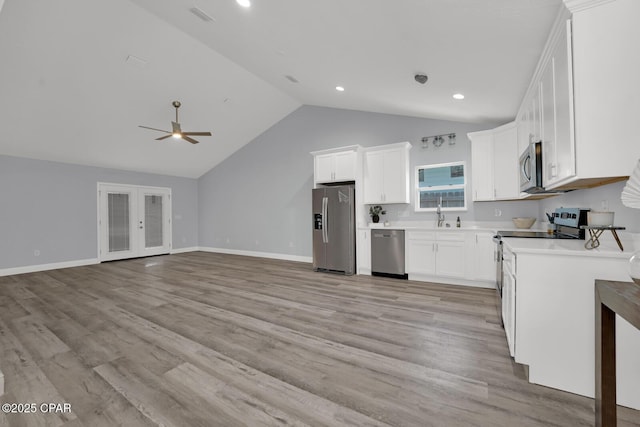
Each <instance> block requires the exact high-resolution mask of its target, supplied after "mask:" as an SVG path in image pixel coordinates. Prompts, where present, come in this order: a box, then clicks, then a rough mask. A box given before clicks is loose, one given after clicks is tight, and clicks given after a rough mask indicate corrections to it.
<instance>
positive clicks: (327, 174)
mask: <svg viewBox="0 0 640 427" xmlns="http://www.w3.org/2000/svg"><path fill="white" fill-rule="evenodd" d="M314 166H315V170H314V179H315V181H316V182H331V181H333V169H334V156H333V154H318V155H316V156H315V158H314Z"/></svg>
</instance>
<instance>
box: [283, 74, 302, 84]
mask: <svg viewBox="0 0 640 427" xmlns="http://www.w3.org/2000/svg"><path fill="white" fill-rule="evenodd" d="M284 78H285V79H287V80H289V81H290V82H291V83H299V81H298V79H296V78H295V77H293V76H289V75H286V76H284Z"/></svg>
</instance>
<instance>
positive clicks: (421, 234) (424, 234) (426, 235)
mask: <svg viewBox="0 0 640 427" xmlns="http://www.w3.org/2000/svg"><path fill="white" fill-rule="evenodd" d="M407 239H408V240H435V239H436V233H434V232H432V231H407Z"/></svg>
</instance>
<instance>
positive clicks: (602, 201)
mask: <svg viewBox="0 0 640 427" xmlns="http://www.w3.org/2000/svg"><path fill="white" fill-rule="evenodd" d="M625 184H626V181H623V182H616V183H614V184H609V185H603V186H602V187H596V188H589V189H586V190H576V191H571V192H569V193H565V194H562V195H560V196H556V197H550V198H548V199H543V200H540V201H539V202H538V207H539V212H538V218H539V219H540V218H544V217H545V215H544V213H545V212H551V211H553V210H555V209H556V208H557V207H560V206H564V207H576V208H587V209H592V210H596V211H603V210H608V211H612V212H615V218H614V225H617V226H621V227H626V229H627V231H628V232H633V233H637V232H640V209H631V208H628V207H626V206H624V205H623V204H622V201H621V200H620V194H621V193H622V189H623V188H624V186H625Z"/></svg>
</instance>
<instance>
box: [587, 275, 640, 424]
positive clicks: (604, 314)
mask: <svg viewBox="0 0 640 427" xmlns="http://www.w3.org/2000/svg"><path fill="white" fill-rule="evenodd" d="M595 288H596V289H595V294H596V307H595V308H596V337H595V338H596V426H597V427H615V426H616V424H617V412H616V411H617V407H616V401H617V400H616V314H618V315H619V316H620V317H622V318H624V319H625V320H626V321H627V322H629V323H631V324H632V325H633V326H634V327H636V328H637V329H640V285H637V284H635V283H633V282H612V281H608V280H596V285H595ZM639 363H640V362H639Z"/></svg>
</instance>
